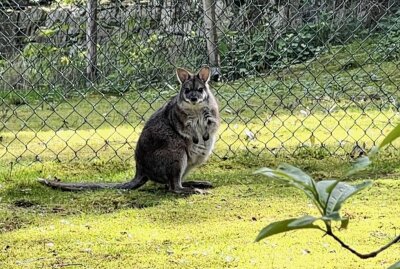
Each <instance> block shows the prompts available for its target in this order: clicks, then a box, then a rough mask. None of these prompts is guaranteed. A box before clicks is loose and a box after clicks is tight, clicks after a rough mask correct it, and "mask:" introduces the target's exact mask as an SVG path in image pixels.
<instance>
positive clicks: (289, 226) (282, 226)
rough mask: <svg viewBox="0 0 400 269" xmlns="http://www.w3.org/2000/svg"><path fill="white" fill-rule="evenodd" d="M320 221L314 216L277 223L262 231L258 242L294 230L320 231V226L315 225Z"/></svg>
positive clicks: (257, 239)
mask: <svg viewBox="0 0 400 269" xmlns="http://www.w3.org/2000/svg"><path fill="white" fill-rule="evenodd" d="M316 220H318V218H316V217H313V216H303V217H300V218H293V219H287V220H282V221H277V222H274V223H271V224H269V225H268V226H266V227H265V228H264V229H262V230H261V231H260V233H259V234H258V236H257V238H256V242H258V241H260V240H262V239H264V238H266V237H269V236H271V235H275V234H279V233H284V232H288V231H292V230H299V229H320V230H321V228H320V227H319V226H318V225H314V224H313V223H314V221H316Z"/></svg>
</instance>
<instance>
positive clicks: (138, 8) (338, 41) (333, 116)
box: [0, 0, 400, 163]
mask: <svg viewBox="0 0 400 269" xmlns="http://www.w3.org/2000/svg"><path fill="white" fill-rule="evenodd" d="M88 2H89V3H88ZM93 4H94V5H93ZM204 7H206V10H205V9H204ZM88 9H90V10H88ZM210 14H211V15H210ZM207 19H208V20H207ZM0 22H1V23H0V75H1V77H0V158H1V160H2V161H4V162H12V163H16V162H20V163H23V162H26V163H32V162H41V161H43V160H50V161H60V162H68V161H74V160H93V159H101V160H105V161H110V160H113V159H121V160H127V159H130V158H131V157H133V148H134V147H135V144H136V140H137V137H138V134H139V133H140V130H141V128H142V126H143V123H144V121H145V120H146V119H147V118H148V117H149V115H150V114H151V113H152V112H153V111H154V110H155V109H157V108H158V107H160V106H161V105H162V104H163V103H164V102H166V100H168V99H169V98H170V97H171V96H173V95H174V94H176V92H177V90H178V85H177V82H176V79H175V73H174V70H175V68H176V67H178V66H183V67H187V68H188V69H191V70H196V69H198V68H199V67H200V66H201V65H202V64H210V65H211V66H212V67H213V68H214V70H216V72H215V74H214V76H213V80H214V81H213V82H212V88H213V89H214V91H215V93H216V96H217V99H218V100H219V102H220V109H221V115H222V120H223V124H222V126H221V131H220V134H219V142H218V147H217V149H216V152H215V153H216V155H217V156H218V157H219V158H226V157H227V156H231V155H235V154H237V153H238V152H245V153H249V154H252V155H256V156H257V155H259V154H264V153H268V154H275V155H276V154H292V155H298V156H302V154H310V152H311V153H312V154H314V155H315V156H317V157H323V156H326V155H331V154H338V155H341V154H353V153H354V150H356V149H357V150H359V151H360V152H362V151H364V150H365V149H366V148H368V147H371V146H372V145H373V144H375V143H376V141H377V140H379V137H380V136H381V135H382V134H383V133H385V132H386V131H387V130H388V129H390V128H391V126H393V123H394V122H395V121H397V120H398V117H399V105H398V97H399V85H400V72H399V71H400V66H399V63H400V4H399V3H398V2H397V1H395V0H379V1H378V0H367V1H355V0H349V1H341V0H329V1H316V0H296V1H290V2H289V1H276V0H270V1H261V0H254V1H241V0H217V1H209V0H204V1H199V0H147V1H146V0H144V1H133V0H124V1H122V0H110V1H97V2H96V1H95V0H88V1H86V0H85V1H84V0H57V1H54V0H39V1H38V0H5V1H2V2H1V3H0ZM207 22H208V23H210V25H211V26H210V27H211V28H212V29H210V28H209V25H208V26H207V25H205V24H207ZM210 31H214V32H210ZM210 33H211V34H210ZM210 45H211V46H210ZM210 48H212V49H211V50H210ZM352 152H353V153H352Z"/></svg>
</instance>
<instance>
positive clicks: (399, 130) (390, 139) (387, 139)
mask: <svg viewBox="0 0 400 269" xmlns="http://www.w3.org/2000/svg"><path fill="white" fill-rule="evenodd" d="M399 136H400V124H398V125H397V126H396V127H395V128H394V129H393V130H392V131H391V132H390V133H389V134H388V135H387V136H386V137H385V139H383V141H382V143H381V144H380V145H379V148H383V147H384V146H386V145H387V144H389V143H391V142H393V141H394V140H395V139H396V138H398V137H399Z"/></svg>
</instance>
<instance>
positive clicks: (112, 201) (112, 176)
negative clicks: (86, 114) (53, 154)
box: [0, 156, 400, 268]
mask: <svg viewBox="0 0 400 269" xmlns="http://www.w3.org/2000/svg"><path fill="white" fill-rule="evenodd" d="M281 161H283V159H275V158H271V157H264V158H261V159H260V158H258V159H255V158H252V157H244V156H242V157H240V158H239V157H237V158H234V159H228V160H225V161H220V160H218V159H217V158H214V159H213V160H212V161H211V162H210V163H209V164H208V165H206V166H204V167H202V168H200V169H199V170H197V171H196V172H195V173H193V175H192V176H191V178H193V179H202V178H205V179H208V180H210V181H212V182H213V183H214V185H215V186H216V188H215V189H213V191H212V194H210V195H207V196H201V195H194V196H190V197H181V196H176V195H173V194H170V193H167V192H166V191H165V190H164V189H162V188H161V187H160V186H158V185H155V184H148V185H146V186H145V187H144V188H143V189H140V190H137V191H130V192H118V191H99V192H81V193H70V192H60V191H56V190H52V189H47V188H45V187H43V186H41V185H39V184H38V183H36V182H35V178H37V177H38V176H47V175H57V176H58V177H60V178H63V179H66V178H68V179H70V180H73V181H77V180H90V179H92V180H97V181H122V180H124V179H125V178H127V177H129V176H132V167H131V166H130V165H123V164H121V163H120V162H116V163H112V164H110V163H108V164H105V163H97V162H93V163H87V164H84V163H71V164H56V163H45V164H43V165H33V166H30V167H29V168H16V169H14V171H13V172H12V173H11V175H8V172H9V171H7V169H4V168H2V169H0V171H1V172H2V174H0V175H2V176H1V177H0V178H5V179H4V180H2V181H1V183H0V184H1V188H0V197H1V202H0V209H1V210H0V220H1V221H0V231H1V234H0V242H1V243H0V249H1V252H0V267H1V268H38V267H43V268H59V267H63V266H67V265H71V266H72V265H73V264H75V266H76V268H80V267H84V268H120V267H123V266H125V267H128V268H166V267H167V268H182V267H185V268H223V267H239V268H254V267H256V268H305V267H307V268H385V267H388V265H389V264H391V263H394V262H395V261H396V259H398V252H399V250H400V248H399V247H400V246H399V245H398V244H397V245H395V246H394V247H392V248H391V249H389V250H387V251H385V252H383V253H382V254H380V255H379V256H378V257H377V258H375V259H371V260H367V261H363V260H359V259H357V258H356V257H355V256H353V255H352V254H350V253H348V252H347V251H345V250H344V249H341V248H340V247H339V246H338V244H337V243H336V242H334V241H333V240H331V239H330V238H325V237H322V236H323V234H322V233H320V232H315V231H312V232H310V231H297V232H291V233H288V234H286V235H278V236H275V237H272V238H270V239H268V240H264V241H262V242H261V243H254V242H253V241H254V239H255V237H256V235H257V233H258V231H259V230H260V229H261V228H262V227H264V226H266V225H267V224H268V223H270V222H273V221H277V220H281V219H285V218H289V217H296V216H301V215H303V214H316V213H317V210H316V208H315V207H314V206H312V204H311V203H310V202H309V201H307V199H306V198H305V197H304V196H303V195H302V194H301V193H299V192H298V191H296V190H294V189H292V188H288V187H285V186H282V185H277V184H274V183H272V182H269V181H268V179H266V178H264V177H261V176H256V175H252V172H253V171H254V170H256V169H257V168H259V167H260V166H263V165H266V166H275V165H276V164H277V163H279V162H281ZM286 161H288V162H290V163H294V164H296V165H298V166H300V167H302V168H304V169H305V170H306V171H308V172H310V173H311V174H312V175H314V176H315V177H316V178H321V177H334V176H339V174H341V173H342V172H344V170H345V169H346V165H343V163H344V162H343V161H340V160H338V159H337V158H326V159H323V160H317V159H314V158H311V157H310V158H307V159H303V160H302V159H287V160H286ZM399 162H400V161H398V159H397V160H394V159H393V158H384V159H383V160H382V161H379V162H378V163H377V164H375V165H374V166H373V167H372V168H371V170H369V171H367V172H365V173H364V174H362V176H361V177H362V178H370V177H372V178H374V179H375V182H374V185H373V187H372V188H370V189H368V190H366V191H363V192H362V193H360V194H358V195H356V197H355V198H353V199H351V200H349V201H348V203H347V204H346V206H345V208H344V210H343V213H344V214H345V215H346V216H348V217H350V219H351V220H350V226H349V229H348V230H343V231H337V233H338V235H339V236H340V237H342V238H343V239H344V240H345V241H346V242H348V243H350V244H351V245H352V246H354V247H355V248H356V249H358V250H360V251H362V252H369V251H372V250H374V249H376V248H378V247H379V246H381V245H383V244H385V243H386V242H388V241H389V240H390V238H392V237H393V236H394V235H395V234H396V229H398V228H399V227H398V223H399V221H400V219H399V215H398V214H397V212H398V205H399V202H400V201H399V197H398V192H399V191H400V181H398V180H396V178H397V177H398V176H397V174H398V173H399ZM322 171H323V172H324V174H321V172H322ZM376 171H383V172H382V173H380V174H377V173H376ZM383 178H385V179H383ZM349 180H350V179H349ZM351 180H356V181H358V180H359V179H358V178H353V179H351Z"/></svg>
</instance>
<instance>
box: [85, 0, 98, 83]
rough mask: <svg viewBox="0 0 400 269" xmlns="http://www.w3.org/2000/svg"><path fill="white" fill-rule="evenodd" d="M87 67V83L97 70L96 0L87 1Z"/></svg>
mask: <svg viewBox="0 0 400 269" xmlns="http://www.w3.org/2000/svg"><path fill="white" fill-rule="evenodd" d="M86 41H87V67H86V76H87V79H88V84H90V83H94V82H95V81H96V73H97V72H96V71H97V0H88V2H87V25H86Z"/></svg>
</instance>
